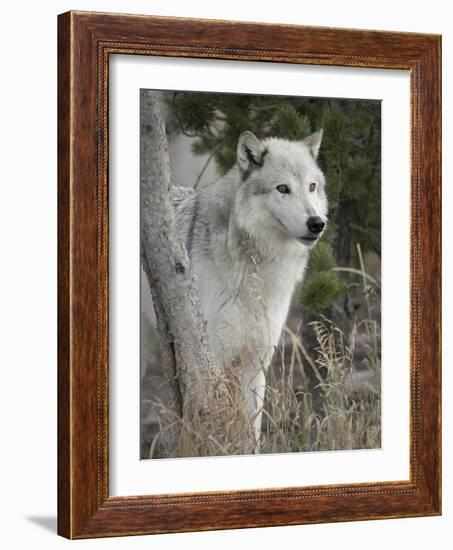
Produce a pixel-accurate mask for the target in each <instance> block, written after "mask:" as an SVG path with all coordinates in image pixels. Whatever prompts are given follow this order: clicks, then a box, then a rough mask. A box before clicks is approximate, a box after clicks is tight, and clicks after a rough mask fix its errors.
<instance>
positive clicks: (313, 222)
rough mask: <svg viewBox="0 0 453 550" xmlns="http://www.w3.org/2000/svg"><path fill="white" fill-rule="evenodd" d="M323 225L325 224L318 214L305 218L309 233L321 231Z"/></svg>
mask: <svg viewBox="0 0 453 550" xmlns="http://www.w3.org/2000/svg"><path fill="white" fill-rule="evenodd" d="M325 225H326V224H325V223H324V222H323V221H322V219H321V218H320V217H319V216H310V218H308V220H307V227H308V229H309V230H310V233H314V234H315V235H317V234H318V233H321V231H322V230H323V229H324V227H325Z"/></svg>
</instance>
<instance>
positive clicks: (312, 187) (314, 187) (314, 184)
mask: <svg viewBox="0 0 453 550" xmlns="http://www.w3.org/2000/svg"><path fill="white" fill-rule="evenodd" d="M315 189H316V183H315V182H314V181H312V182H311V183H310V185H309V186H308V190H309V191H310V193H313V191H314V190H315Z"/></svg>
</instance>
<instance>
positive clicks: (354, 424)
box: [136, 89, 381, 459]
mask: <svg viewBox="0 0 453 550" xmlns="http://www.w3.org/2000/svg"><path fill="white" fill-rule="evenodd" d="M140 126H141V128H140V139H141V146H140V170H141V182H142V183H141V198H140V215H141V258H137V262H140V263H141V271H140V273H141V275H140V310H141V311H140V314H141V322H140V323H141V330H140V365H137V367H136V368H137V369H138V368H140V442H137V445H138V444H139V445H140V458H141V459H168V458H183V457H204V456H228V455H257V454H270V453H298V452H321V451H344V450H357V449H379V448H381V101H380V100H379V98H376V99H373V100H371V99H360V98H331V97H305V96H275V95H246V94H232V93H222V92H218V93H212V92H199V91H172V90H150V89H141V90H140ZM153 178H160V180H161V181H167V183H168V185H167V188H165V186H164V185H161V186H160V188H159V190H156V189H154V191H153V196H154V200H157V199H158V200H159V208H160V211H159V212H157V213H156V210H157V208H156V203H155V202H154V203H152V206H151V202H150V201H151V199H150V198H149V197H148V196H146V194H144V191H143V189H144V188H145V187H146V185H147V184H148V183H149V184H150V185H152V184H153V181H154V180H153ZM144 183H145V185H144ZM158 193H161V196H160V197H157V194H158ZM156 197H157V199H156ZM156 216H157V218H156ZM157 226H159V227H160V228H161V230H160V231H159V233H160V234H159V235H157V234H155V233H153V231H155V229H154V228H155V227H157ZM168 243H170V245H171V246H169V245H168ZM172 246H173V248H175V247H176V249H177V250H179V253H178V254H179V257H180V258H182V260H181V261H179V260H178V261H176V263H175V266H174V269H172V270H169V269H168V268H166V266H165V261H164V260H165V258H166V255H167V254H168V251H169V250H171V249H172ZM152 258H161V259H162V262H160V261H158V262H156V261H152ZM172 261H173V260H172V259H171V258H169V262H170V264H171V262H172ZM170 264H169V263H168V262H167V266H168V265H170ZM171 265H172V264H171ZM163 282H165V285H167V286H168V285H170V286H171V288H172V295H171V298H170V299H167V298H168V296H167V297H165V296H164V295H163V294H162V293H161V290H160V289H161V288H162V283H163ZM165 300H166V301H165ZM164 301H165V303H163V302H164ZM189 310H190V312H191V315H188V311H189ZM175 326H176V327H178V335H175V334H172V330H173V329H172V327H175Z"/></svg>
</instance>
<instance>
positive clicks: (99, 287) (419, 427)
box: [58, 12, 441, 538]
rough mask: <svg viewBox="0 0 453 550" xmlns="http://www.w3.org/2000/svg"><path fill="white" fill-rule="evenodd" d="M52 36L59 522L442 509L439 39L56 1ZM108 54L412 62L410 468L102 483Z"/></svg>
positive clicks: (311, 519) (147, 525)
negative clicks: (179, 488)
mask: <svg viewBox="0 0 453 550" xmlns="http://www.w3.org/2000/svg"><path fill="white" fill-rule="evenodd" d="M58 48H59V57H58V118H59V122H58V155H59V156H58V208H59V213H58V254H59V274H58V293H59V312H58V331H59V344H58V364H59V369H58V532H59V533H60V534H61V535H63V536H65V537H68V538H87V537H101V536H114V535H131V534H145V533H161V532H176V531H195V530H207V529H227V528H239V527H258V526H267V525H291V524H301V523H318V522H332V521H352V520H363V519H377V518H392V517H409V516H427V515H437V514H440V513H441V466H440V461H441V430H440V425H441V413H440V405H441V379H440V353H441V332H440V322H441V319H440V314H441V310H440V303H441V302H440V293H441V277H440V270H441V257H440V250H441V248H440V246H441V240H440V239H441V234H440V228H441V218H440V206H441V174H440V169H441V168H440V167H441V157H440V155H441V134H440V131H441V125H440V109H441V87H440V78H441V77H440V74H441V73H440V60H441V38H440V36H435V35H427V34H412V33H393V32H377V31H363V30H343V29H341V30H340V29H331V28H321V27H320V28H314V27H303V26H293V25H264V24H256V23H238V22H232V21H208V20H195V19H179V18H165V17H150V16H135V15H112V14H101V13H86V12H69V13H65V14H63V15H60V16H59V20H58ZM113 54H121V55H129V54H135V55H137V54H138V55H159V56H176V57H196V58H216V59H232V60H249V61H257V62H260V61H274V62H285V63H304V64H317V65H341V66H351V67H381V68H386V69H406V70H408V71H410V79H411V145H412V146H411V374H410V376H411V383H410V384H411V386H410V387H411V449H410V481H400V482H383V483H364V484H353V485H334V486H320V487H292V488H288V489H262V490H251V491H227V492H216V493H197V494H178V495H159V496H146V495H145V496H134V497H111V496H109V491H108V478H109V471H108V407H109V404H108V383H109V382H108V292H109V291H108V216H109V211H108V78H109V76H108V75H109V56H110V55H113Z"/></svg>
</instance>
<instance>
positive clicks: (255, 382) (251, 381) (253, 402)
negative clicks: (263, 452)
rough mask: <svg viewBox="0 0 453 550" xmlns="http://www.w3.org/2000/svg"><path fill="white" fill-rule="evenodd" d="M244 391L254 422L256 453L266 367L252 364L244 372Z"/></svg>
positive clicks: (259, 435)
mask: <svg viewBox="0 0 453 550" xmlns="http://www.w3.org/2000/svg"><path fill="white" fill-rule="evenodd" d="M243 381H244V392H245V398H246V401H247V412H248V415H249V418H250V421H251V423H252V428H253V435H254V440H255V446H254V451H253V452H254V453H259V451H260V438H261V418H262V415H263V407H264V395H265V392H266V376H265V372H264V369H263V368H262V367H261V368H257V367H256V365H250V367H249V368H246V369H244V373H243Z"/></svg>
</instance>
